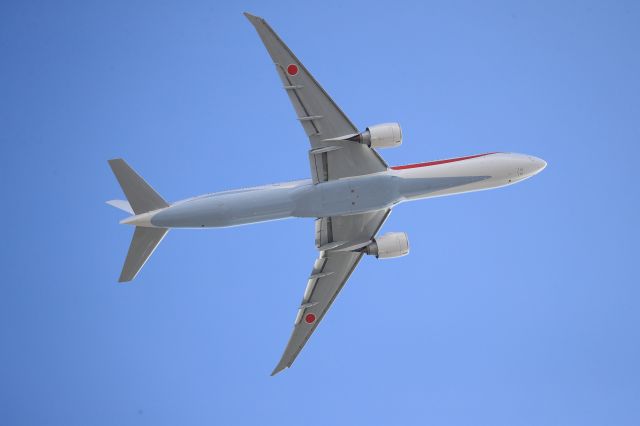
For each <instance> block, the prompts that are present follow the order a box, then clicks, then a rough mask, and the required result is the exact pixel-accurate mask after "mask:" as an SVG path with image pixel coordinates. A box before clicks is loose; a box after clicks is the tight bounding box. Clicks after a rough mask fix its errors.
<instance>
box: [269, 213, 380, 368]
mask: <svg viewBox="0 0 640 426" xmlns="http://www.w3.org/2000/svg"><path fill="white" fill-rule="evenodd" d="M390 212H391V209H384V210H377V211H375V212H368V213H361V214H357V215H350V216H335V217H325V218H320V219H317V220H316V246H318V249H319V250H320V255H319V256H318V258H317V259H316V261H315V263H314V264H313V269H312V271H311V275H310V276H309V280H308V281H307V288H306V289H305V291H304V296H303V297H302V302H301V303H300V307H299V308H298V314H297V315H296V319H295V322H294V327H293V333H292V334H291V337H290V338H289V343H287V347H286V348H285V350H284V354H282V358H281V359H280V362H279V363H278V365H277V366H276V368H275V369H274V370H273V372H272V373H271V375H272V376H273V375H275V374H277V373H278V372H280V371H282V370H284V369H285V368H288V367H291V364H293V361H294V360H295V359H296V357H297V356H298V354H299V353H300V351H301V350H302V348H303V347H304V345H305V344H306V343H307V340H309V337H311V334H313V332H314V331H315V329H316V327H318V324H319V323H320V321H322V318H324V315H325V314H326V313H327V311H328V310H329V308H330V307H331V304H332V303H333V301H334V300H335V298H336V296H337V295H338V293H339V292H340V290H341V289H342V287H343V286H344V284H345V283H346V282H347V280H348V279H349V277H350V276H351V273H352V272H353V271H354V269H355V268H356V266H358V262H360V259H361V258H362V256H364V254H363V253H361V252H357V251H353V250H355V249H357V248H361V247H364V246H365V245H366V244H368V243H369V241H371V239H372V238H373V237H374V236H375V235H376V234H377V233H378V230H380V228H381V227H382V224H383V223H384V221H385V220H386V219H387V217H388V216H389V213H390Z"/></svg>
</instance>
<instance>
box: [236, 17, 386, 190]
mask: <svg viewBox="0 0 640 426" xmlns="http://www.w3.org/2000/svg"><path fill="white" fill-rule="evenodd" d="M245 16H246V17H247V18H248V19H249V21H250V22H251V23H252V24H253V26H254V27H255V29H256V31H257V32H258V35H259V36H260V38H261V39H262V42H263V43H264V45H265V47H266V48H267V51H268V52H269V55H271V59H272V60H273V62H274V63H275V66H276V71H277V73H278V76H280V79H281V80H282V84H283V88H284V90H285V91H286V92H287V94H288V95H289V100H291V103H292V104H293V108H294V109H295V112H296V115H297V118H298V121H299V122H300V124H301V125H302V127H303V129H304V131H305V132H306V134H307V136H308V137H309V142H310V143H311V150H310V151H309V161H310V163H311V164H310V165H311V174H312V176H313V182H314V183H319V182H325V181H327V180H333V179H340V178H343V177H350V176H359V175H364V174H369V173H376V172H382V171H385V170H386V169H387V164H386V163H385V161H384V160H383V159H382V158H381V157H380V156H379V155H378V153H377V152H376V151H375V150H373V149H372V148H369V147H368V146H366V145H362V144H359V143H356V142H347V141H335V140H334V141H329V140H328V139H334V138H338V137H341V136H346V135H353V134H357V133H359V131H358V129H357V127H356V126H354V125H353V123H351V121H350V120H349V118H347V116H346V115H345V114H344V113H343V112H342V110H341V109H340V108H339V107H338V105H336V103H335V102H334V101H333V100H332V99H331V97H330V96H329V95H328V94H327V92H325V91H324V89H323V88H322V86H320V84H319V83H318V82H317V81H316V80H315V79H314V78H313V76H312V75H311V73H310V72H309V71H308V70H307V69H306V68H305V66H304V65H303V64H302V62H300V60H298V58H297V57H296V56H295V55H294V54H293V52H292V51H291V50H290V49H289V48H288V47H287V45H286V44H284V42H283V41H282V40H281V39H280V37H278V35H277V34H276V33H275V31H273V29H272V28H271V27H270V26H269V24H267V22H266V21H265V20H264V19H262V18H260V17H258V16H253V15H251V14H249V13H245Z"/></svg>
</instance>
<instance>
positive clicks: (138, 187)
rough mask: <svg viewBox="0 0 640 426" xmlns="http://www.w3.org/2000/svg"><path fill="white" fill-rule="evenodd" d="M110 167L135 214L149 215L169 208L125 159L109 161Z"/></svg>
mask: <svg viewBox="0 0 640 426" xmlns="http://www.w3.org/2000/svg"><path fill="white" fill-rule="evenodd" d="M109 165H110V166H111V170H113V174H114V175H116V179H118V183H120V187H122V191H124V194H125V195H126V196H127V200H129V204H131V208H132V209H133V211H134V212H135V214H142V213H147V212H150V211H152V210H158V209H161V208H163V207H167V206H169V204H168V203H167V202H166V201H165V200H164V199H163V198H162V197H161V196H160V195H159V194H158V193H157V192H156V191H155V190H154V189H153V188H151V186H150V185H149V184H148V183H147V182H145V181H144V179H142V178H141V177H140V176H139V175H138V174H137V173H136V172H135V171H134V170H133V169H132V168H131V167H129V165H128V164H127V163H126V162H125V161H124V160H123V159H121V158H116V159H114V160H109Z"/></svg>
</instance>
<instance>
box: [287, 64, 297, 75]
mask: <svg viewBox="0 0 640 426" xmlns="http://www.w3.org/2000/svg"><path fill="white" fill-rule="evenodd" d="M287 72H288V73H289V75H296V74H298V66H297V65H296V64H290V65H289V66H288V67H287Z"/></svg>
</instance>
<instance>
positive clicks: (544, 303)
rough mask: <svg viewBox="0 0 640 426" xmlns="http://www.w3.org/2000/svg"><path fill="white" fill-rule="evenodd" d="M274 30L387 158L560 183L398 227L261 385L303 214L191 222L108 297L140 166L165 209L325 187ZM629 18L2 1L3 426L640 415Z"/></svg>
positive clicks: (518, 7)
mask: <svg viewBox="0 0 640 426" xmlns="http://www.w3.org/2000/svg"><path fill="white" fill-rule="evenodd" d="M244 10H248V11H251V12H253V13H255V14H258V15H261V16H264V17H265V18H267V19H268V20H269V22H270V23H271V25H272V26H273V27H274V28H275V29H276V30H277V31H278V32H279V33H280V35H281V36H282V37H283V39H284V40H285V41H286V42H287V43H288V44H289V46H290V47H291V48H292V49H293V50H294V51H295V52H296V53H297V54H298V56H299V57H300V59H301V60H302V61H303V62H304V63H305V65H306V66H307V67H308V68H309V69H310V70H311V72H313V73H314V75H315V77H316V78H317V79H318V80H319V81H320V82H321V83H322V84H323V86H324V87H325V89H326V90H327V91H328V92H329V93H330V94H331V95H332V96H333V97H334V99H335V100H336V102H337V103H338V104H339V105H341V107H342V108H343V109H344V111H345V112H346V113H347V114H348V115H349V116H350V118H351V119H352V120H353V121H354V122H355V123H356V124H357V125H358V126H359V127H361V128H363V127H366V126H367V125H370V124H375V123H380V122H387V121H398V122H400V123H401V125H402V127H403V131H404V144H403V145H402V147H401V148H399V149H395V150H387V151H382V155H383V156H384V157H385V158H386V159H387V160H388V162H389V163H390V164H402V163H410V162H418V161H427V160H432V159H438V158H446V157H450V156H458V155H468V154H474V153H478V152H487V151H513V152H522V153H528V154H532V155H536V156H539V157H541V158H544V159H545V160H546V161H547V162H548V163H549V166H548V167H547V169H546V170H545V171H544V172H543V173H541V174H540V175H538V176H536V177H535V178H533V179H530V180H528V181H526V182H524V183H521V184H518V185H514V186H511V187H508V188H503V189H499V190H495V191H485V192H480V193H474V194H467V195H463V196H456V197H449V198H440V199H433V200H426V201H422V202H418V203H412V204H404V205H401V206H399V208H397V209H395V210H394V212H393V214H392V215H391V217H390V219H389V220H388V222H387V223H386V225H385V228H384V230H386V231H405V232H407V233H408V235H409V238H410V241H411V248H412V252H411V255H410V256H407V257H404V258H400V259H397V260H390V261H376V260H375V259H370V258H367V259H365V260H364V261H363V262H362V264H361V267H360V268H359V269H358V270H357V271H356V272H355V273H354V275H353V277H352V279H351V280H350V282H349V283H348V285H347V286H346V287H345V289H344V290H343V292H342V293H341V295H340V297H339V298H338V300H337V301H336V303H335V304H334V306H333V308H332V309H331V311H330V314H329V315H327V317H326V319H325V320H324V321H323V323H322V325H321V326H320V328H319V329H318V332H317V333H316V334H315V335H314V336H313V338H312V339H311V341H310V342H309V344H308V345H307V347H306V348H305V350H304V351H303V353H302V355H301V356H300V357H299V359H298V360H297V362H296V363H295V365H294V368H292V369H290V370H287V371H285V372H283V373H281V374H280V375H278V376H276V377H273V378H272V377H269V373H270V372H271V370H272V368H273V366H274V365H275V364H276V362H277V361H278V359H279V357H280V354H281V352H282V350H283V348H284V345H285V343H286V341H287V339H288V337H289V333H290V331H291V326H292V322H293V319H294V317H295V311H296V307H297V305H298V303H299V300H300V297H301V294H302V292H303V289H304V286H305V282H306V277H307V274H308V273H309V271H310V269H311V265H312V261H313V259H314V257H315V254H316V253H315V247H314V244H313V221H312V220H286V221H279V222H272V223H267V224H262V225H254V226H247V227H239V228H232V229H220V230H200V231H192V230H178V231H172V232H171V233H170V234H169V235H168V237H167V238H166V239H165V240H164V241H163V243H162V244H161V246H160V247H159V248H158V250H157V251H156V253H155V254H154V256H153V257H152V259H151V260H150V261H149V263H148V264H147V265H146V266H145V268H144V270H143V271H142V273H141V275H140V276H139V277H138V278H137V279H136V281H134V282H133V283H131V284H127V285H119V284H117V283H116V281H117V277H118V274H119V272H120V268H121V266H122V262H123V259H124V256H125V253H126V250H127V247H128V244H129V240H130V233H131V230H130V229H128V228H126V227H123V226H120V225H118V221H119V220H120V219H121V218H122V215H121V213H120V212H118V211H117V210H115V209H112V208H110V207H109V206H107V205H105V204H104V201H105V200H108V199H112V198H120V197H121V192H120V188H119V187H118V185H117V183H116V181H115V179H114V178H113V176H112V175H111V172H110V170H109V167H108V166H107V163H106V160H107V159H109V158H113V157H124V158H126V159H127V161H129V162H130V164H131V165H132V166H133V167H134V168H136V169H137V170H138V171H139V172H140V173H141V174H142V175H143V176H144V177H145V178H146V179H147V180H148V181H149V182H150V183H151V184H152V185H153V186H154V187H155V188H156V189H157V190H158V191H159V192H160V193H161V194H162V195H163V196H164V197H165V198H167V199H168V200H178V199H181V198H185V197H188V196H191V195H195V194H198V193H204V192H211V191H217V190H224V189H231V188H234V187H243V186H251V185H257V184H262V183H268V182H274V181H286V180H292V179H298V178H305V177H307V176H308V175H309V170H308V163H307V154H306V151H307V149H308V144H307V141H306V138H305V136H304V133H303V132H302V130H301V128H299V125H298V123H297V122H296V120H295V119H294V114H293V111H292V109H291V106H290V105H289V103H288V100H287V99H286V96H285V94H284V93H282V91H281V89H280V83H279V81H278V78H277V76H276V74H275V72H274V70H273V68H272V65H271V63H270V60H269V58H268V56H267V53H266V51H265V50H264V48H263V46H262V44H261V43H260V41H259V38H258V36H257V34H256V33H255V31H254V30H253V28H252V27H251V25H250V24H249V23H248V22H247V21H246V20H245V18H244V17H243V16H242V14H241V12H242V11H244ZM638 22H640V5H639V3H638V2H633V1H628V2H624V1H608V2H587V1H584V2H558V1H542V2H540V1H535V2H533V1H532V2H496V1H488V2H476V1H453V2H449V1H442V2H435V1H427V2H376V1H369V2H357V1H331V2H323V3H322V4H318V3H317V2H301V1H296V2H294V1H291V2H258V1H241V2H226V4H225V3H224V2H213V1H209V2H205V1H190V2H169V1H162V2H150V1H149V2H94V1H83V2H55V3H54V2H27V1H26V2H3V3H2V4H1V5H0V57H1V58H2V60H1V61H0V99H2V102H0V144H1V147H2V152H3V163H2V167H0V177H1V179H0V185H1V189H2V194H3V198H4V202H3V207H4V208H3V209H2V210H3V211H2V219H3V222H4V223H5V226H4V229H3V238H2V241H3V244H2V245H1V246H0V247H1V249H0V250H1V255H2V256H1V258H2V270H3V274H2V281H1V282H2V284H1V289H2V297H0V345H1V346H0V423H2V424H7V425H9V424H10V425H44V424H46V425H87V424H91V425H113V424H118V425H130V424H131V425H133V424H136V425H138V424H150V425H151V424H153V425H164V424H167V425H175V424H190V425H191V424H194V425H199V424H261V425H272V424H273V425H282V424H293V423H296V424H300V423H302V424H305V425H321V424H368V425H374V424H406V425H412V424H420V425H422V424H448V425H470V424H473V425H492V426H495V425H510V426H513V425H540V424H558V425H603V424H607V425H637V424H640V363H639V362H638V360H639V359H640V331H639V327H638V324H639V323H640V310H639V309H638V301H639V300H640V289H639V288H638V282H639V280H638V274H637V270H636V269H637V261H638V247H637V241H638V240H639V238H640V235H639V234H640V232H639V226H638V217H639V213H640V211H639V210H640V209H639V205H638V202H639V190H638V183H639V181H638V170H637V161H638V160H637V158H638V155H639V154H640V152H639V151H640V148H639V147H640V79H639V78H638V76H639V75H640V55H638V52H640V26H639V25H638Z"/></svg>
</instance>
